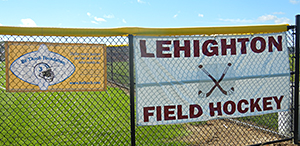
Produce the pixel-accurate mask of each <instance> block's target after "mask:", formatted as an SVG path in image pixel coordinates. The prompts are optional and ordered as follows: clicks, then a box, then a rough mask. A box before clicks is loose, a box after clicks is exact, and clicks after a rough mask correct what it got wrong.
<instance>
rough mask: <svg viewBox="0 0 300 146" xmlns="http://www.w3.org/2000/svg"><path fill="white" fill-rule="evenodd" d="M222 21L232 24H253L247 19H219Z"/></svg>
mask: <svg viewBox="0 0 300 146" xmlns="http://www.w3.org/2000/svg"><path fill="white" fill-rule="evenodd" d="M219 20H221V21H225V22H231V23H253V22H254V21H253V20H246V19H219Z"/></svg>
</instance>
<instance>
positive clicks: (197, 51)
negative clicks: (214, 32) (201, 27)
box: [194, 40, 200, 57]
mask: <svg viewBox="0 0 300 146" xmlns="http://www.w3.org/2000/svg"><path fill="white" fill-rule="evenodd" d="M199 44H200V43H199V40H194V57H199V56H200V49H199V48H200V47H199Z"/></svg>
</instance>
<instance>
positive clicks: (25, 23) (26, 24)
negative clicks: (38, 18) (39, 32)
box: [20, 18, 37, 27]
mask: <svg viewBox="0 0 300 146" xmlns="http://www.w3.org/2000/svg"><path fill="white" fill-rule="evenodd" d="M21 22H22V24H20V26H24V27H36V26H37V25H36V23H35V22H34V21H33V20H32V19H30V18H27V19H21Z"/></svg>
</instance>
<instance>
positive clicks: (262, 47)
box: [251, 37, 266, 53]
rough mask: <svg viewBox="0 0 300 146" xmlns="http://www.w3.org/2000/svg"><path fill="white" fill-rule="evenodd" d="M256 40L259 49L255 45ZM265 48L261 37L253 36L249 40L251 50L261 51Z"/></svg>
mask: <svg viewBox="0 0 300 146" xmlns="http://www.w3.org/2000/svg"><path fill="white" fill-rule="evenodd" d="M257 41H259V42H260V49H258V48H257V47H256V46H257V45H256V44H257ZM265 49H266V41H265V39H264V38H262V37H255V38H253V39H252V40H251V50H252V51H253V52H255V53H261V52H263V51H264V50H265Z"/></svg>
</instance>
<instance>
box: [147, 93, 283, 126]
mask: <svg viewBox="0 0 300 146" xmlns="http://www.w3.org/2000/svg"><path fill="white" fill-rule="evenodd" d="M283 97H284V96H283V95H282V96H280V97H277V96H273V97H263V98H256V99H254V98H250V99H249V100H246V99H242V100H240V101H238V102H234V101H231V100H229V101H226V102H216V103H214V102H210V103H209V104H208V108H204V109H209V111H204V110H203V108H202V107H201V106H200V105H198V104H191V105H189V107H188V109H189V112H188V113H185V114H183V113H184V111H183V107H182V105H165V106H151V107H144V108H143V115H144V122H149V119H150V117H153V116H155V117H156V118H155V119H156V121H162V120H163V121H168V120H177V119H178V120H180V119H193V118H199V117H200V116H201V115H203V114H208V115H209V116H210V117H214V116H222V115H233V114H235V113H236V114H244V113H247V112H251V113H253V112H262V111H270V110H279V109H281V101H282V99H283ZM237 112H238V113H237Z"/></svg>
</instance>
